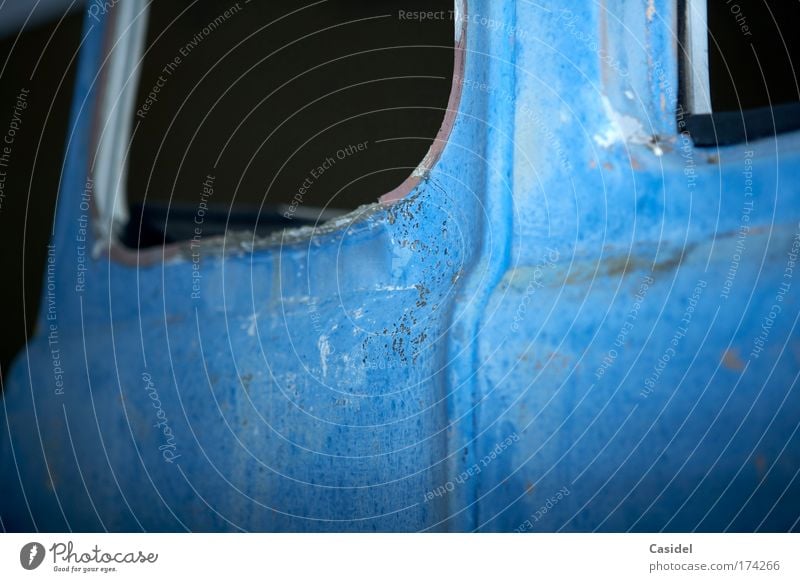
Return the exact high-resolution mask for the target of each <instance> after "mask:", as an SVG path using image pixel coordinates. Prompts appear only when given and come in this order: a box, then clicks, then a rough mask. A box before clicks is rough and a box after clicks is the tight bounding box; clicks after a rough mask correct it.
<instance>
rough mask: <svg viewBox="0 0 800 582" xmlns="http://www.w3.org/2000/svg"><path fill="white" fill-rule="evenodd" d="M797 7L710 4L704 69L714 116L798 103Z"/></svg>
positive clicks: (783, 2) (781, 2)
mask: <svg viewBox="0 0 800 582" xmlns="http://www.w3.org/2000/svg"><path fill="white" fill-rule="evenodd" d="M799 25H800V2H798V1H797V0H770V1H768V2H765V1H764V0H735V2H727V1H726V0H709V2H708V28H709V38H708V61H709V63H708V65H709V74H710V82H711V106H712V108H713V110H714V111H739V110H740V109H755V108H758V107H768V106H769V105H778V104H781V103H790V102H792V101H798V100H800V89H798V71H797V70H796V67H798V66H800V34H798V30H797V27H798V26H799Z"/></svg>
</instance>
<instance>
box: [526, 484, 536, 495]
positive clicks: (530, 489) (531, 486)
mask: <svg viewBox="0 0 800 582" xmlns="http://www.w3.org/2000/svg"><path fill="white" fill-rule="evenodd" d="M534 489H536V485H534V484H533V483H531V482H530V481H527V482H526V483H525V493H527V494H528V495H531V494H533V491H534Z"/></svg>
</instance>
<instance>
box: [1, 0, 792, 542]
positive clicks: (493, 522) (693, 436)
mask: <svg viewBox="0 0 800 582" xmlns="http://www.w3.org/2000/svg"><path fill="white" fill-rule="evenodd" d="M648 7H649V8H648ZM466 18H467V21H468V25H467V33H466V34H467V37H466V38H467V48H466V58H465V71H464V72H463V77H462V80H463V83H462V96H461V100H460V105H459V111H458V118H457V120H456V123H455V126H454V128H453V131H452V134H451V136H450V139H449V142H448V144H447V146H446V148H445V150H444V153H443V154H442V156H441V158H440V160H439V161H438V162H437V163H436V165H435V166H434V167H433V168H432V169H431V171H429V172H428V173H427V174H426V176H425V177H424V179H423V181H422V182H421V183H420V184H419V185H418V186H417V187H416V188H415V190H414V191H413V192H412V193H411V195H410V196H409V197H408V198H407V199H405V200H403V201H401V202H399V203H397V204H395V205H393V206H380V207H376V208H372V209H368V211H366V212H365V214H364V215H363V216H361V217H359V218H358V219H357V220H355V221H352V222H351V223H342V224H340V225H339V226H338V227H335V228H330V229H327V230H325V231H324V232H318V233H315V234H314V235H313V236H309V235H302V234H299V235H298V234H290V235H287V238H286V239H285V240H283V241H281V240H277V241H273V242H272V243H264V244H257V245H252V244H249V243H248V241H246V240H245V241H241V240H239V239H229V240H227V241H225V242H224V243H222V242H217V243H209V244H207V245H206V246H204V250H203V253H202V263H201V268H200V273H201V287H200V289H201V292H200V293H199V298H196V299H195V298H193V297H192V293H193V287H192V285H193V266H192V258H191V253H189V252H187V251H184V253H183V254H180V255H178V256H176V257H172V258H169V259H167V260H165V261H163V262H157V263H155V264H151V265H147V266H145V265H140V266H138V267H137V266H135V265H134V266H126V265H125V264H122V263H120V262H118V261H116V260H114V259H110V258H109V256H108V255H107V254H101V255H100V256H99V257H97V258H90V259H87V262H86V266H87V270H86V272H85V273H84V274H83V275H82V276H84V277H85V286H84V288H83V289H82V290H80V291H76V277H77V265H78V259H79V257H78V249H79V247H80V244H77V241H78V239H79V238H80V233H81V230H80V229H81V228H82V226H81V225H82V220H81V217H82V215H83V214H85V212H84V211H83V210H82V209H81V198H82V194H83V192H84V189H85V184H86V168H87V167H88V164H89V159H90V155H91V148H90V129H91V120H92V117H93V113H94V110H95V107H96V97H97V84H96V81H97V79H96V74H97V71H98V67H99V60H100V58H101V39H102V33H103V24H102V22H101V23H99V24H98V23H96V22H94V21H87V28H86V33H87V39H86V41H85V43H84V46H83V49H82V55H81V66H80V70H79V75H78V81H77V86H78V91H77V99H76V102H75V110H74V123H73V131H72V132H71V134H70V141H69V148H68V155H67V162H66V167H65V174H64V180H63V184H62V190H61V196H60V201H59V207H58V215H57V222H56V231H55V235H54V238H53V255H52V257H53V260H52V263H51V265H50V267H51V270H50V271H48V273H46V274H45V279H46V281H45V282H46V285H45V294H44V301H43V306H42V310H41V313H40V315H39V330H38V333H37V334H36V337H35V338H34V339H33V340H32V341H31V342H30V344H29V345H28V348H27V350H26V351H25V352H24V353H23V354H22V355H21V356H20V358H19V359H18V360H17V362H16V365H15V367H14V369H13V370H12V373H11V375H10V378H9V380H8V382H7V385H6V389H5V395H4V405H3V414H4V417H3V418H4V422H3V425H4V427H5V428H6V429H7V430H4V435H3V438H2V455H1V456H0V459H2V461H1V462H2V474H3V482H4V486H3V494H2V496H0V516H2V520H3V524H4V526H5V527H6V528H10V529H17V530H19V529H22V530H25V529H34V528H36V529H42V530H65V529H72V530H89V531H94V530H103V529H109V530H140V529H144V530H148V531H172V530H183V529H190V530H238V529H243V530H267V531H342V530H348V531H349V530H359V531H374V530H380V531H417V530H434V531H440V530H449V531H472V530H480V531H557V530H566V531H593V530H606V531H607V530H612V531H624V530H640V531H653V530H662V529H663V530H668V531H686V530H695V529H696V530H704V531H721V530H726V529H730V530H741V531H752V530H778V531H784V530H791V529H797V527H798V518H799V517H800V501H799V500H800V490H799V488H800V482H799V481H798V480H797V473H798V470H800V439H799V438H798V434H797V428H798V426H799V424H798V423H799V421H800V417H799V415H800V413H798V411H799V410H800V397H798V391H797V389H796V382H797V375H798V370H800V367H798V358H800V344H799V343H798V337H797V332H796V324H797V319H798V315H800V311H798V303H797V300H798V284H797V282H796V281H794V280H793V269H794V264H793V263H792V261H793V258H792V257H793V256H794V252H795V251H796V250H797V244H798V241H800V238H798V237H800V230H799V229H800V225H798V222H799V221H800V200H798V197H799V196H800V175H798V173H800V164H798V153H799V152H800V140H799V139H798V135H797V134H785V135H781V136H778V137H777V138H775V139H764V140H760V141H758V142H752V143H748V144H740V145H736V146H728V147H725V148H722V149H718V150H707V149H700V148H695V147H693V146H692V144H691V142H690V141H688V138H685V137H684V136H682V135H680V134H679V129H680V128H679V125H678V121H677V119H679V118H678V117H677V115H676V114H677V86H678V81H677V79H678V73H677V71H678V62H677V50H676V48H675V37H674V23H675V19H676V13H675V8H674V3H673V2H669V1H666V0H662V1H655V2H649V3H644V2H629V1H625V0H607V1H605V2H599V3H591V4H588V5H587V4H586V3H579V2H552V1H548V0H542V1H540V2H537V3H531V2H525V1H520V2H502V3H501V2H488V1H477V0H476V1H471V2H469V9H468V10H467V12H466ZM747 173H749V174H747ZM748 176H751V183H748V182H746V180H748V179H750V178H748ZM750 187H751V190H747V193H746V188H750ZM745 193H746V194H745ZM745 232H746V236H743V233H745ZM92 236H93V235H92V233H91V231H89V233H88V237H89V240H88V241H87V242H86V245H85V246H86V248H87V249H90V248H92V245H93V244H94V242H95V241H94V240H93V239H92ZM243 242H244V244H243ZM787 283H788V287H787ZM773 306H777V308H776V307H773ZM51 314H55V319H51ZM51 324H52V325H54V326H55V327H54V328H53V329H54V332H51V328H50V325H51ZM52 333H55V335H52ZM49 337H50V338H56V337H57V342H55V343H54V342H53V341H52V340H51V341H49ZM56 349H57V350H58V351H57V352H55V351H54V350H56ZM54 357H57V360H58V364H59V366H58V367H59V368H62V369H63V371H62V373H61V377H62V379H63V382H64V384H63V393H57V392H62V390H59V389H58V387H57V386H56V377H55V375H54V362H55V360H54ZM156 403H157V404H156ZM167 426H168V427H169V431H168V432H165V431H166V427H167Z"/></svg>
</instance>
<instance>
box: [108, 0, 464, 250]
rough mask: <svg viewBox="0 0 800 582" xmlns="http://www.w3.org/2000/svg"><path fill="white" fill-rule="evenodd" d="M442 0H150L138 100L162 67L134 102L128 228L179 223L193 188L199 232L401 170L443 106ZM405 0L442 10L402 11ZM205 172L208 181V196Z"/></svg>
mask: <svg viewBox="0 0 800 582" xmlns="http://www.w3.org/2000/svg"><path fill="white" fill-rule="evenodd" d="M187 5H188V6H189V7H188V8H187ZM231 7H238V8H236V9H232V8H231ZM452 8H453V4H452V0H449V1H444V0H425V1H422V0H403V1H402V2H389V1H386V0H379V1H376V0H372V1H367V0H363V1H355V0H327V1H325V2H316V3H311V2H249V3H247V2H245V1H244V0H242V1H241V2H239V3H238V4H235V3H221V2H217V1H211V0H198V1H196V2H193V3H185V2H167V1H163V0H162V1H157V2H154V3H153V4H152V6H151V14H150V20H149V24H148V32H147V41H146V46H147V53H146V55H145V57H144V60H143V63H142V72H141V78H140V81H139V90H138V95H137V97H136V108H137V110H141V108H142V107H143V105H145V104H146V103H147V99H148V94H149V93H150V92H151V91H152V90H153V88H154V87H155V86H157V85H158V84H159V77H161V85H162V86H161V87H159V92H158V95H157V101H155V102H151V103H149V104H148V107H149V108H148V110H147V111H145V112H143V113H142V114H139V115H137V116H136V117H135V122H134V128H135V130H134V138H133V140H132V143H131V148H130V153H129V161H128V164H129V170H128V198H129V204H130V208H131V221H130V223H129V225H128V228H127V229H126V232H125V233H124V235H123V239H124V240H123V242H125V243H126V244H128V245H129V246H132V247H145V246H151V245H158V244H163V243H165V242H167V243H168V242H174V241H178V240H185V239H187V238H190V237H191V233H192V231H193V224H192V221H193V220H194V217H195V215H196V213H197V210H198V206H199V205H200V204H201V202H204V203H205V204H206V205H207V206H208V208H209V210H208V212H207V213H206V214H205V217H204V228H203V236H209V235H213V234H221V233H224V232H225V231H226V230H231V229H239V230H241V229H247V230H252V231H255V232H256V233H257V234H259V235H263V234H267V233H269V232H271V231H275V230H278V229H282V228H285V227H295V226H302V225H304V224H309V223H311V224H314V223H316V222H318V221H321V220H324V219H326V218H328V217H331V216H335V215H336V214H341V213H344V212H347V211H350V210H352V209H354V208H357V207H358V206H360V205H362V204H367V203H372V202H375V201H377V199H378V198H379V196H380V195H382V194H384V193H386V192H388V191H390V190H392V189H393V188H395V187H396V186H398V185H400V184H401V183H402V182H403V181H404V180H405V179H406V178H407V177H408V176H409V174H410V173H411V172H412V170H413V169H414V168H415V167H416V166H417V165H418V164H419V162H420V161H421V160H422V158H423V157H424V156H425V154H426V153H427V151H428V148H429V147H430V145H431V143H432V141H433V138H434V137H435V136H436V133H437V132H438V130H439V128H440V127H441V124H442V121H443V118H444V114H445V109H446V107H447V102H448V99H449V95H450V88H451V83H452V76H453V57H454V54H453V53H454V51H453V42H454V23H453V20H452V18H451V16H450V13H451V10H452ZM226 10H230V12H229V14H228V16H227V17H226V16H225V15H224V13H225V11H226ZM414 10H423V11H443V12H444V14H445V18H441V19H426V20H418V19H408V18H403V17H401V11H403V12H406V13H407V12H410V11H414ZM215 22H216V24H211V23H215ZM182 51H183V54H182ZM176 57H179V58H180V63H179V64H177V65H175V66H173V67H170V68H169V71H168V72H165V71H164V68H165V67H168V65H169V64H170V63H174V59H175V58H176ZM358 144H364V145H363V146H362V147H361V148H359V146H358ZM353 148H355V150H354V149H353ZM343 152H344V153H343ZM331 160H333V162H332V163H331ZM326 161H327V162H326ZM320 167H324V168H323V171H320ZM315 174H316V176H315ZM209 175H210V176H213V178H214V179H213V194H212V195H211V196H208V195H206V196H204V195H203V194H204V193H203V183H204V182H205V181H206V180H207V176H209ZM301 188H303V189H304V190H303V192H302V194H301V200H300V201H298V194H299V190H300V189H301ZM206 194H207V193H206ZM293 202H295V206H294V207H292V206H291V205H292V203H293ZM289 208H294V210H291V211H289V217H288V218H287V210H288V209H289Z"/></svg>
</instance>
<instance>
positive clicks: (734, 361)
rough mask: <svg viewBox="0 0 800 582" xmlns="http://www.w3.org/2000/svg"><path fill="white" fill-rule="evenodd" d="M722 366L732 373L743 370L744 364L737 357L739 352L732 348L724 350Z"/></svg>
mask: <svg viewBox="0 0 800 582" xmlns="http://www.w3.org/2000/svg"><path fill="white" fill-rule="evenodd" d="M722 365H723V366H725V367H726V368H728V369H729V370H733V371H734V372H741V371H742V370H744V362H742V359H741V358H740V357H739V352H738V351H737V350H735V349H733V348H731V349H729V350H725V353H723V354H722Z"/></svg>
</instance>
